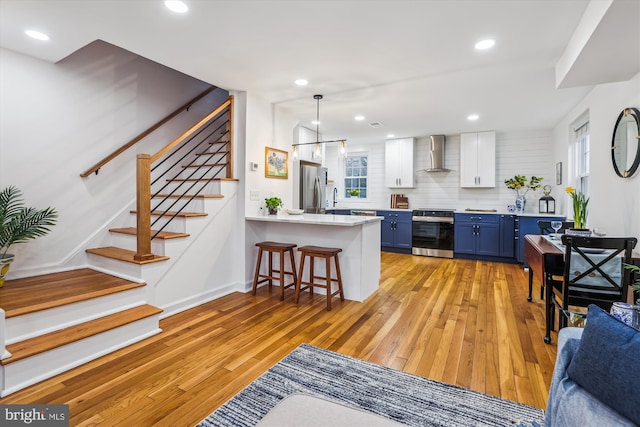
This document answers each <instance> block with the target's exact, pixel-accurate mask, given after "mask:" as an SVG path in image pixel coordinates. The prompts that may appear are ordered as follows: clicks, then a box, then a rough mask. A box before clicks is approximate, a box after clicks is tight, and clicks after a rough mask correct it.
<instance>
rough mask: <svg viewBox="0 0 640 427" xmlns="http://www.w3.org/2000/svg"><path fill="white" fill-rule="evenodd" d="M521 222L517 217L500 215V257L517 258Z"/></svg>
mask: <svg viewBox="0 0 640 427" xmlns="http://www.w3.org/2000/svg"><path fill="white" fill-rule="evenodd" d="M518 225H519V220H518V217H517V216H515V215H500V256H501V257H506V258H515V257H516V242H517V241H518V235H517V232H518Z"/></svg>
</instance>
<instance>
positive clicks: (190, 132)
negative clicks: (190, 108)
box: [151, 96, 233, 163]
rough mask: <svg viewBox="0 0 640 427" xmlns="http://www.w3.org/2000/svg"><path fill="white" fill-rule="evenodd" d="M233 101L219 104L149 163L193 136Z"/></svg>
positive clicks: (228, 100)
mask: <svg viewBox="0 0 640 427" xmlns="http://www.w3.org/2000/svg"><path fill="white" fill-rule="evenodd" d="M232 99H233V97H231V96H230V97H229V98H228V99H227V100H226V101H225V102H223V103H222V104H220V106H219V107H218V108H216V109H215V110H213V111H212V112H210V113H209V114H207V116H206V117H205V118H203V119H202V120H200V121H199V122H198V123H196V124H195V125H193V126H191V127H190V128H189V129H188V130H187V131H185V132H184V133H183V134H182V135H180V136H179V137H177V138H176V139H174V140H173V141H171V142H170V143H169V144H167V145H166V146H165V147H164V148H162V149H161V150H160V151H158V152H157V153H156V154H154V155H153V156H151V163H154V162H156V161H157V160H158V159H160V158H161V157H162V156H164V155H165V154H167V153H168V152H169V151H171V150H172V149H173V148H175V147H176V146H177V145H178V144H180V143H181V142H182V141H184V140H185V139H187V138H189V137H190V136H191V135H193V134H194V133H195V132H196V131H198V130H199V129H200V128H201V127H202V126H203V125H205V124H206V123H207V122H208V121H209V120H211V119H212V118H214V117H215V116H217V115H218V114H220V112H221V111H223V110H224V109H225V108H227V107H229V106H230V105H231V100H232Z"/></svg>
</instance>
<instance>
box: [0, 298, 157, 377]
mask: <svg viewBox="0 0 640 427" xmlns="http://www.w3.org/2000/svg"><path fill="white" fill-rule="evenodd" d="M158 313H162V310H161V309H159V308H158V307H153V306H151V305H148V304H145V305H141V306H138V307H134V308H130V309H128V310H124V311H121V312H118V313H114V314H110V315H108V316H104V317H100V318H98V319H94V320H90V321H88V322H84V323H80V324H78V325H74V326H69V327H68V328H64V329H60V330H59V331H55V332H50V333H48V334H45V335H40V336H38V337H34V338H30V339H28V340H24V341H20V342H17V343H15V344H11V345H8V346H7V351H9V352H10V353H11V357H9V358H7V359H4V360H2V361H1V364H2V365H7V364H9V363H12V362H16V361H18V360H22V359H25V358H27V357H30V356H33V355H36V354H40V353H44V352H45V351H48V350H52V349H54V348H58V347H61V346H63V345H65V344H69V343H72V342H75V341H79V340H81V339H84V338H88V337H91V336H93V335H97V334H100V333H102V332H106V331H108V330H111V329H115V328H117V327H119V326H123V325H126V324H128V323H132V322H135V321H136V320H140V319H144V318H146V317H149V316H154V315H156V314H158Z"/></svg>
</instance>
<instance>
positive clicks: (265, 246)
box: [252, 242, 298, 301]
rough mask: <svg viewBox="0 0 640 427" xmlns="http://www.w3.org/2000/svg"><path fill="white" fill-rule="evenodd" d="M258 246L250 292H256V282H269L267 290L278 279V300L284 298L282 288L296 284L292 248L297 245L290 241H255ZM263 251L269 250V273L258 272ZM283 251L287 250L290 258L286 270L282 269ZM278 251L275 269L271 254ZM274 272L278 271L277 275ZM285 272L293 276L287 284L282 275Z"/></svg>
mask: <svg viewBox="0 0 640 427" xmlns="http://www.w3.org/2000/svg"><path fill="white" fill-rule="evenodd" d="M256 246H257V247H258V260H257V261H256V274H255V275H254V276H253V292H252V294H253V295H255V294H256V290H257V289H258V284H260V283H263V282H269V290H271V286H272V285H273V281H274V280H279V281H280V301H282V300H284V290H285V289H286V288H289V287H291V286H296V283H297V275H296V261H295V257H294V255H293V248H295V247H296V246H298V245H295V244H292V243H279V242H259V243H256ZM263 252H269V274H260V265H261V263H262V254H263ZM285 252H289V257H290V260H291V271H286V270H285V269H284V258H285V256H284V255H285ZM274 253H278V254H279V255H280V268H279V269H276V268H274V267H273V254H274ZM274 273H278V275H277V276H275V275H274ZM285 274H290V275H291V277H293V282H291V283H289V284H288V285H285V284H284V276H285Z"/></svg>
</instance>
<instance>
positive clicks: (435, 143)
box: [425, 135, 451, 172]
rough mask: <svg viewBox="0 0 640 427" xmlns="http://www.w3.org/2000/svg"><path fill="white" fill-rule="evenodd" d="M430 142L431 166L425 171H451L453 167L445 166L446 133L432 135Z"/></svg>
mask: <svg viewBox="0 0 640 427" xmlns="http://www.w3.org/2000/svg"><path fill="white" fill-rule="evenodd" d="M429 138H430V139H431V141H430V143H429V157H430V161H431V166H430V167H429V168H427V169H425V171H427V172H449V171H450V170H451V169H446V168H445V167H444V142H445V136H444V135H431V136H430V137H429Z"/></svg>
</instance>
